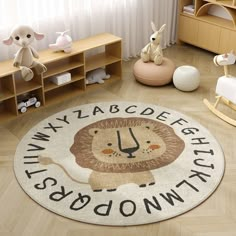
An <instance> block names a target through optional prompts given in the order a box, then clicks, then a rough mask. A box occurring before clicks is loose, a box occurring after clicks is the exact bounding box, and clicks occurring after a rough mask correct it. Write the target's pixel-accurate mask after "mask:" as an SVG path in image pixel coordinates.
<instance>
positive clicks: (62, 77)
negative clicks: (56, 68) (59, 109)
mask: <svg viewBox="0 0 236 236" xmlns="http://www.w3.org/2000/svg"><path fill="white" fill-rule="evenodd" d="M51 81H52V82H53V83H54V84H56V85H62V84H65V83H68V82H70V81H71V73H69V72H65V73H61V74H58V75H55V76H52V78H51Z"/></svg>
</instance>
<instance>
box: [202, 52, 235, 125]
mask: <svg viewBox="0 0 236 236" xmlns="http://www.w3.org/2000/svg"><path fill="white" fill-rule="evenodd" d="M213 61H214V63H215V65H216V66H224V74H225V75H224V76H221V77H219V79H218V81H217V85H216V94H217V96H216V102H215V104H214V105H212V104H211V103H210V102H209V101H208V100H207V99H204V103H205V105H206V106H207V107H208V108H209V109H210V111H212V112H213V113H214V114H215V115H217V116H218V117H219V118H221V119H222V120H224V121H226V122H227V123H229V124H231V125H233V126H236V120H234V119H232V118H230V117H228V116H227V115H225V114H224V113H222V112H221V111H219V110H218V109H217V106H218V104H219V102H220V101H222V102H224V103H225V104H226V105H227V106H228V107H230V108H232V109H233V110H235V111H236V77H234V76H231V75H229V73H228V65H233V64H234V63H235V61H236V55H235V54H234V52H233V51H231V52H230V53H226V54H222V55H218V56H215V57H214V59H213Z"/></svg>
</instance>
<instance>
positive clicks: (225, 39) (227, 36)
mask: <svg viewBox="0 0 236 236" xmlns="http://www.w3.org/2000/svg"><path fill="white" fill-rule="evenodd" d="M190 4H193V1H192V0H180V1H179V14H178V15H179V24H178V41H179V42H180V43H181V42H186V43H189V44H192V45H195V46H197V47H200V48H203V49H206V50H208V51H212V52H215V53H218V54H222V53H226V52H230V51H231V50H234V51H236V43H235V42H236V0H231V1H227V0H221V1H219V0H195V3H194V6H195V11H194V14H187V13H185V12H184V11H183V8H184V6H186V5H190ZM211 7H217V8H218V9H219V10H220V11H221V12H224V14H225V15H227V16H228V17H227V18H225V17H224V18H223V17H221V16H219V15H217V14H216V15H215V14H214V15H213V14H211V13H209V10H210V9H211Z"/></svg>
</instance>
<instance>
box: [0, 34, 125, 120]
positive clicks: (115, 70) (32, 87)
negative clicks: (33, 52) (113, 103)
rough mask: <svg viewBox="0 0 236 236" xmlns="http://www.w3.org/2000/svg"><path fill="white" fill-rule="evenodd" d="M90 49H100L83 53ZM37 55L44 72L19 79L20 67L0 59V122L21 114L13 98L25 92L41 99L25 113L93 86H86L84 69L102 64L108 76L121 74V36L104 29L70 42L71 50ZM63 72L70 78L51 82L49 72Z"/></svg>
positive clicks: (115, 78)
mask: <svg viewBox="0 0 236 236" xmlns="http://www.w3.org/2000/svg"><path fill="white" fill-rule="evenodd" d="M94 50H95V51H96V50H100V51H99V53H96V52H95V53H94V54H93V55H90V56H87V54H89V53H90V52H93V51H94ZM39 57H40V59H39V61H40V62H41V63H43V64H44V65H45V66H46V67H47V72H45V73H43V74H39V75H38V74H37V73H36V72H35V71H34V78H33V79H32V80H31V81H28V82H26V81H24V80H22V78H21V76H20V71H19V70H18V69H17V68H15V67H13V60H8V61H4V62H0V123H2V122H4V121H7V120H10V119H13V118H16V117H17V116H20V115H22V113H20V112H19V111H18V110H17V102H18V100H19V98H21V97H22V96H24V95H25V94H31V95H35V96H36V97H37V98H38V100H39V101H40V102H41V107H39V108H34V107H29V109H27V112H26V113H29V112H33V111H35V109H42V108H43V107H44V106H47V105H51V104H55V103H57V102H60V101H64V100H66V99H67V98H70V97H72V96H76V95H78V94H79V93H81V92H83V91H85V89H89V88H92V87H95V86H97V85H95V84H94V85H93V84H92V85H87V86H86V82H85V79H86V73H87V72H88V71H91V70H94V69H97V68H101V67H102V68H104V69H106V71H107V73H109V74H110V75H111V78H110V79H109V80H119V79H121V76H122V39H121V38H119V37H117V36H115V35H112V34H108V33H104V34H99V35H95V36H92V37H89V38H86V39H82V40H79V41H76V42H73V45H72V52H71V53H64V52H53V51H52V50H50V49H47V50H44V51H41V52H39ZM33 70H34V69H33ZM63 72H69V73H70V74H71V81H70V82H67V83H64V84H62V85H56V84H54V83H53V82H51V77H52V76H55V75H58V74H60V73H63ZM109 80H108V81H109ZM108 81H106V82H105V83H107V82H108ZM99 86H103V85H100V84H99Z"/></svg>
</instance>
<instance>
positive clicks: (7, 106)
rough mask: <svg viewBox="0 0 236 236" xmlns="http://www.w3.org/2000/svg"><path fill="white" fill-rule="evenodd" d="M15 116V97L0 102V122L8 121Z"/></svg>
mask: <svg viewBox="0 0 236 236" xmlns="http://www.w3.org/2000/svg"><path fill="white" fill-rule="evenodd" d="M17 114H18V112H17V109H16V98H15V97H14V98H9V99H6V100H4V101H1V102H0V121H5V120H9V119H11V118H13V117H15V116H16V115H17Z"/></svg>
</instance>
